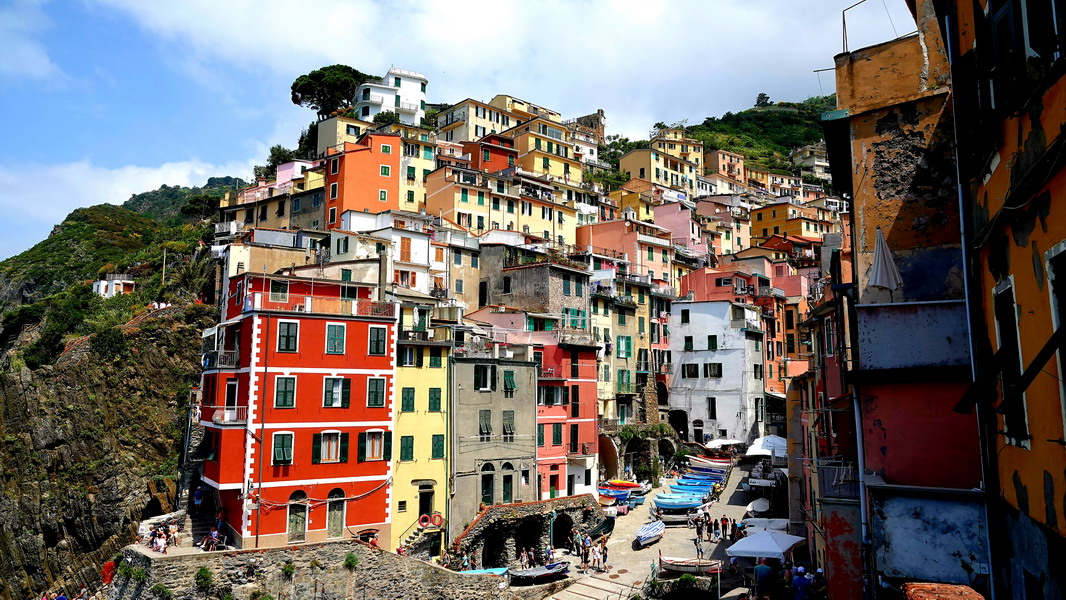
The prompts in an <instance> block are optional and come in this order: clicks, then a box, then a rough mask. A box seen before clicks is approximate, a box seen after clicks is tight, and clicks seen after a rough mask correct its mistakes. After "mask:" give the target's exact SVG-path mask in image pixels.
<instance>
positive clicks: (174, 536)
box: [167, 521, 178, 546]
mask: <svg viewBox="0 0 1066 600" xmlns="http://www.w3.org/2000/svg"><path fill="white" fill-rule="evenodd" d="M169 532H170V535H168V536H167V543H168V544H170V545H171V546H177V545H178V522H177V521H171V522H170V527H169Z"/></svg>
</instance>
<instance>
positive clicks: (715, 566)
mask: <svg viewBox="0 0 1066 600" xmlns="http://www.w3.org/2000/svg"><path fill="white" fill-rule="evenodd" d="M659 567H660V568H661V569H664V570H667V571H673V572H675V573H697V574H709V573H721V572H722V561H720V560H697V559H695V558H673V557H669V556H660V557H659Z"/></svg>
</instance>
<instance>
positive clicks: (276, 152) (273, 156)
mask: <svg viewBox="0 0 1066 600" xmlns="http://www.w3.org/2000/svg"><path fill="white" fill-rule="evenodd" d="M293 160H296V151H294V150H289V149H288V148H286V147H285V146H281V145H277V144H275V145H274V146H271V147H270V154H269V155H268V156H267V164H266V165H256V166H255V167H253V168H252V173H253V176H254V178H255V179H256V180H259V179H266V180H271V179H273V178H274V174H275V173H276V172H277V170H278V165H283V164H285V163H287V162H292V161H293Z"/></svg>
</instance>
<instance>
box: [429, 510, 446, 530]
mask: <svg viewBox="0 0 1066 600" xmlns="http://www.w3.org/2000/svg"><path fill="white" fill-rule="evenodd" d="M429 520H430V521H432V522H433V526H434V527H440V526H441V525H443V524H444V517H442V516H441V515H440V513H436V514H435V515H433V516H432V517H430V519H429Z"/></svg>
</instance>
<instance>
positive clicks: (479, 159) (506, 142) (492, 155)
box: [463, 133, 518, 173]
mask: <svg viewBox="0 0 1066 600" xmlns="http://www.w3.org/2000/svg"><path fill="white" fill-rule="evenodd" d="M463 154H469V155H470V166H471V168H473V169H476V170H478V171H485V172H486V173H497V172H499V171H502V170H504V169H507V168H510V167H513V166H515V160H517V159H518V150H517V149H516V148H515V147H514V140H513V139H512V138H509V137H507V136H503V135H500V134H498V133H493V134H489V135H486V136H485V137H483V138H481V139H480V140H477V141H473V142H463Z"/></svg>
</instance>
